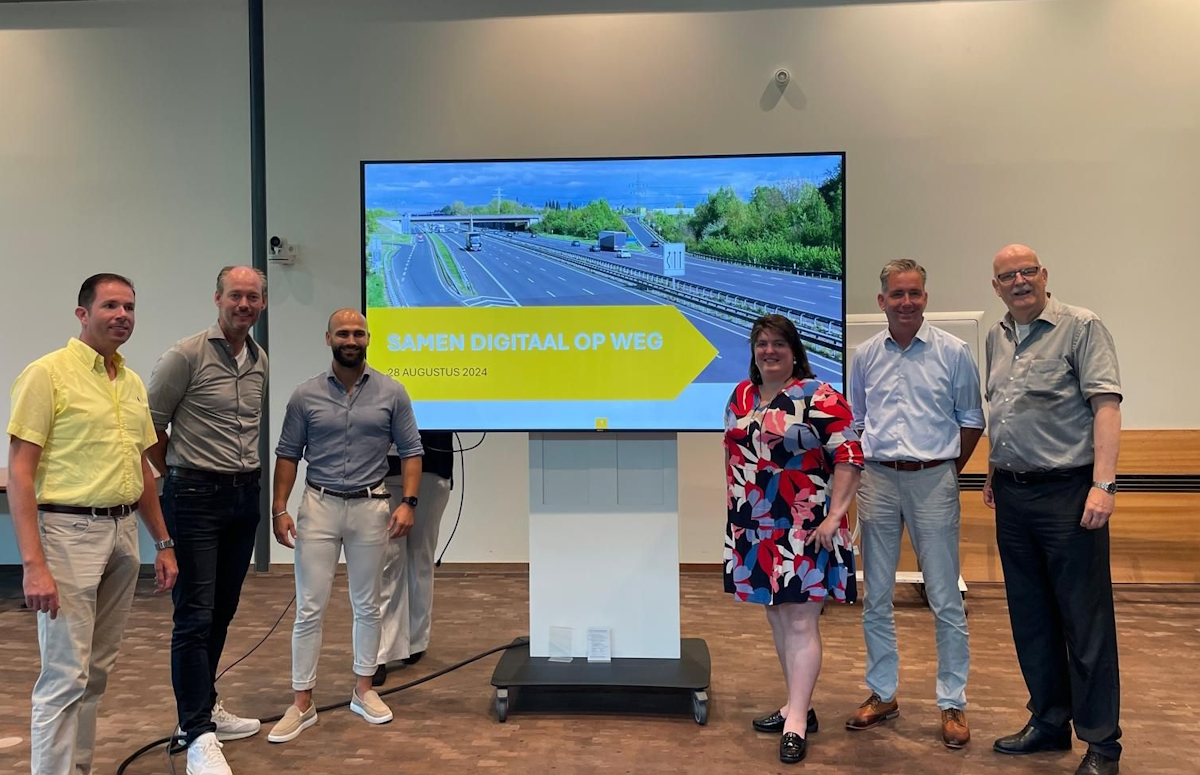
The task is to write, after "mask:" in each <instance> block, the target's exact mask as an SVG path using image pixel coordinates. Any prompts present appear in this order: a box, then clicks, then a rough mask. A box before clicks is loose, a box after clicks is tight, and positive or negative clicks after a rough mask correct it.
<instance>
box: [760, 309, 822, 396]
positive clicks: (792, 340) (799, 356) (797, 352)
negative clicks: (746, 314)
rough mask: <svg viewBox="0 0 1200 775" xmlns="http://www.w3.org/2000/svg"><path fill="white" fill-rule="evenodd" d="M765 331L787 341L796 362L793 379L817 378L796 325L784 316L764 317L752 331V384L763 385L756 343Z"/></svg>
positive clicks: (793, 368)
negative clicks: (809, 363) (756, 356)
mask: <svg viewBox="0 0 1200 775" xmlns="http://www.w3.org/2000/svg"><path fill="white" fill-rule="evenodd" d="M764 331H771V332H774V333H777V334H780V335H781V336H783V338H784V340H785V341H787V343H788V347H790V348H791V350H792V357H793V358H795V362H794V363H792V377H793V378H795V379H812V378H813V377H815V376H817V375H816V374H814V373H813V370H812V366H809V365H808V353H807V352H805V351H804V345H803V344H801V342H800V332H799V331H797V330H796V326H795V324H794V323H792V321H790V320H788V319H787V318H786V317H784V316H783V315H763V316H762V317H761V318H759V319H758V320H756V321H754V327H753V328H751V329H750V381H751V382H753V383H754V384H755V385H761V384H762V373H761V372H760V371H759V370H758V364H756V363H755V362H754V343H755V341H757V340H758V337H759V335H760V334H762V333H763V332H764Z"/></svg>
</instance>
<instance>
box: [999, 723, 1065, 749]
mask: <svg viewBox="0 0 1200 775" xmlns="http://www.w3.org/2000/svg"><path fill="white" fill-rule="evenodd" d="M992 750H994V751H995V752H996V753H1003V754H1008V755H1009V756H1021V755H1024V754H1027V753H1040V752H1042V751H1069V750H1071V733H1070V732H1068V733H1067V734H1065V735H1059V736H1053V735H1048V734H1046V733H1045V732H1043V731H1042V730H1040V729H1038V728H1037V727H1035V726H1033V725H1032V724H1026V725H1025V728H1024V729H1022V730H1021V731H1020V732H1018V733H1016V734H1015V735H1009V736H1008V737H1002V738H1000V739H999V740H997V741H996V742H994V743H992Z"/></svg>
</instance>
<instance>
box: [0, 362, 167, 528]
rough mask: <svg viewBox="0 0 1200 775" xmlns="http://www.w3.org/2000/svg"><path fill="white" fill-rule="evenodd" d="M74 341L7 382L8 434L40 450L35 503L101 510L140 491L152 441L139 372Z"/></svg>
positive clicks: (133, 499)
mask: <svg viewBox="0 0 1200 775" xmlns="http://www.w3.org/2000/svg"><path fill="white" fill-rule="evenodd" d="M114 360H115V363H116V366H117V376H116V379H113V380H110V379H109V378H108V372H107V371H106V370H105V368H104V358H103V356H101V355H100V354H99V353H98V352H96V351H95V350H93V349H92V348H91V347H89V346H88V345H86V344H84V343H83V342H81V341H80V340H78V339H71V340H70V341H69V342H67V346H66V347H64V348H62V349H61V350H55V351H54V352H52V353H50V354H48V355H45V356H43V357H41V358H39V359H37V360H36V361H34V362H33V363H31V364H29V366H27V367H26V368H25V370H24V371H23V372H21V375H20V376H19V377H17V381H16V382H14V383H13V386H12V393H11V396H12V416H11V418H10V419H9V422H8V434H9V435H10V436H15V437H17V438H19V439H21V440H22V441H28V442H30V443H32V444H37V445H38V446H40V447H41V448H42V456H41V460H40V462H39V463H38V468H37V474H36V476H35V479H34V489H35V491H36V493H37V500H38V503H55V504H59V505H65V506H89V507H95V508H105V507H109V506H119V505H122V504H132V503H136V502H137V500H138V498H140V497H141V495H142V485H143V480H142V453H143V452H144V451H145V450H146V449H148V448H149V447H150V446H151V445H153V444H154V443H155V441H156V440H157V436H156V434H155V432H154V423H153V421H152V420H151V419H150V402H149V400H148V399H147V397H146V386H145V384H143V382H142V379H141V377H139V376H138V375H137V374H135V373H134V372H133V371H132V370H130V369H128V368H126V367H125V359H124V358H123V357H122V356H121V355H120V354H119V353H118V354H117V355H116V356H115V358H114Z"/></svg>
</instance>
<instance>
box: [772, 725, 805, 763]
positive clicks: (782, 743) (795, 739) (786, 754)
mask: <svg viewBox="0 0 1200 775" xmlns="http://www.w3.org/2000/svg"><path fill="white" fill-rule="evenodd" d="M807 752H808V745H807V744H806V743H805V742H804V738H803V737H800V735H798V734H796V733H795V732H785V733H784V734H783V737H781V738H779V761H781V762H783V763H784V764H795V763H796V762H799V761H803V760H804V754H806V753H807Z"/></svg>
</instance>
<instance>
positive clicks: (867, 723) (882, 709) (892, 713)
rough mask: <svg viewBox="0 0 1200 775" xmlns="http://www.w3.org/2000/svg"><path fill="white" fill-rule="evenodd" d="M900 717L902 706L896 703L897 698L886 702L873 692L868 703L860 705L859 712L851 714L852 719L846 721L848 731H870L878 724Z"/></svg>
mask: <svg viewBox="0 0 1200 775" xmlns="http://www.w3.org/2000/svg"><path fill="white" fill-rule="evenodd" d="M899 715H900V704H899V703H897V702H896V700H895V698H893V699H892V701H891V702H884V701H883V700H882V699H880V697H879V695H878V694H875V693H874V692H872V693H871V696H870V697H868V698H867V701H866V702H864V703H863V704H862V705H859V706H858V710H856V711H854V712H853V713H851V714H850V718H848V719H846V729H852V730H855V731H857V730H860V729H870V728H871V727H873V726H875V725H876V724H880V723H882V722H884V721H887V720H888V719H892V718H896V716H899Z"/></svg>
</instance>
